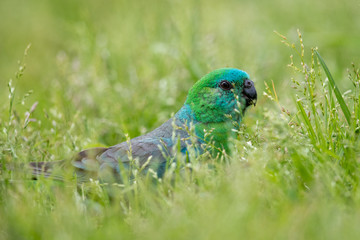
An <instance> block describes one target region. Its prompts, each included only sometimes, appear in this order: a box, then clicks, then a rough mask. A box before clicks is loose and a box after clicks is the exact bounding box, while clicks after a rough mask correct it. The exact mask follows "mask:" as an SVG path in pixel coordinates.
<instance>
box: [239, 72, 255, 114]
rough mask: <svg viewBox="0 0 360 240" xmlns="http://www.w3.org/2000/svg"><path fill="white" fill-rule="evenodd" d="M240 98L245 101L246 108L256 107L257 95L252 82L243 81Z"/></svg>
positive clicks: (248, 80)
mask: <svg viewBox="0 0 360 240" xmlns="http://www.w3.org/2000/svg"><path fill="white" fill-rule="evenodd" d="M242 96H243V97H244V98H245V99H246V107H248V106H250V105H254V106H256V101H257V93H256V89H255V86H254V82H253V81H251V80H250V79H245V81H244V88H243V91H242Z"/></svg>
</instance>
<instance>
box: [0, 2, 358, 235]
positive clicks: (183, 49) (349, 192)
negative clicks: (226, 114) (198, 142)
mask: <svg viewBox="0 0 360 240" xmlns="http://www.w3.org/2000/svg"><path fill="white" fill-rule="evenodd" d="M359 12H360V2H359V1H358V0H357V1H355V0H344V1H339V0H326V1H325V0H319V1H313V0H302V1H300V0H293V1H289V0H273V1H267V0H259V1H253V0H244V1H235V0H233V1H231V0H229V1H215V0H207V1H205V0H194V1H191V0H183V1H180V0H169V1H160V0H159V1H145V0H137V1H124V0H117V1H115V0H109V1H95V0H61V1H60V0H48V1H45V0H26V1H20V0H1V1H0V20H1V21H0V130H1V131H0V161H1V163H8V164H15V163H19V162H20V163H24V162H29V161H52V160H59V159H68V158H69V156H72V155H73V154H74V153H75V152H77V151H80V150H81V149H84V148H87V147H91V146H99V145H105V146H109V145H113V144H116V143H118V142H120V141H124V140H125V133H128V134H129V135H130V137H135V136H137V135H139V134H143V133H145V132H147V131H149V130H151V129H153V128H155V127H156V126H159V125H160V124H161V123H163V122H164V121H165V120H167V119H168V118H169V117H170V116H171V114H172V113H174V112H176V111H177V110H178V109H179V108H180V107H181V106H182V104H183V103H184V101H185V98H186V95H187V91H188V90H189V88H190V87H191V86H192V85H193V84H194V82H195V81H196V80H198V79H199V78H200V77H201V76H203V75H204V74H206V73H208V72H210V71H212V70H214V69H216V68H220V67H236V68H240V69H243V70H245V71H247V72H248V73H249V74H250V76H251V78H252V80H254V81H255V85H256V89H257V91H258V96H259V99H258V104H257V106H256V107H255V108H251V109H249V110H248V111H247V113H246V116H245V119H244V124H243V126H242V128H241V134H239V139H237V141H236V142H235V144H236V145H235V147H234V149H233V155H232V156H231V158H230V161H229V162H227V163H224V162H221V163H219V162H213V161H216V160H214V159H201V158H200V160H201V161H202V160H204V161H203V162H201V164H198V165H196V163H195V164H194V166H195V167H194V172H193V175H191V176H190V177H189V176H188V177H184V178H180V179H177V181H172V179H171V178H169V179H165V180H164V181H163V182H162V183H161V184H160V183H159V184H158V185H157V187H156V188H153V185H151V183H150V184H149V182H146V181H141V180H140V181H139V182H137V183H136V184H134V185H130V186H126V187H118V188H117V189H116V191H114V192H115V193H114V194H113V195H111V194H112V192H111V193H110V194H108V192H107V188H105V187H100V186H99V183H97V182H94V181H93V182H91V183H89V186H87V185H86V186H85V187H84V186H83V185H82V186H77V185H76V182H75V181H70V182H65V183H64V184H59V183H58V182H55V181H51V180H50V181H49V180H48V181H47V180H46V179H39V180H38V181H29V180H28V179H29V178H28V176H24V173H23V172H22V171H18V172H16V171H11V170H9V169H4V166H5V165H4V164H3V165H2V168H0V238H1V239H41V238H42V239H62V240H63V239H119V238H124V239H142V240H143V239H222V238H224V239H225V238H226V239H231V238H233V239H359V235H360V232H359V231H360V230H359V223H360V217H359V216H360V204H359V203H360V201H359V199H360V194H359V192H360V191H359V190H358V189H359V188H358V186H359V184H360V180H359V179H360V178H359V177H358V172H359V171H358V169H359V163H360V152H359V151H358V149H360V141H359V140H358V139H359V137H358V126H359V124H358V123H356V124H357V125H356V124H354V125H352V126H350V127H349V126H348V125H347V123H346V122H345V119H344V117H343V115H342V112H341V109H340V107H339V104H337V102H336V101H335V97H331V90H330V91H328V88H327V87H328V86H327V85H326V84H324V87H323V88H322V87H319V86H320V85H321V84H322V83H323V82H321V81H324V79H325V75H320V74H319V75H316V77H315V78H314V79H315V80H316V84H314V86H316V87H317V89H316V91H315V93H314V94H308V92H306V91H305V90H304V89H306V88H307V86H309V84H308V82H306V81H305V80H306V77H304V75H301V74H298V73H296V72H295V73H294V71H293V69H291V68H289V67H288V66H287V65H288V64H289V63H290V58H289V57H290V55H292V54H294V55H295V56H294V61H295V62H296V66H299V63H300V61H299V56H297V55H296V51H294V50H292V49H290V48H288V47H286V46H285V45H284V44H283V43H281V40H282V38H280V37H279V36H278V35H276V34H275V33H274V30H275V31H277V32H279V33H281V34H283V35H285V36H287V37H288V40H289V42H294V43H296V48H297V49H299V46H300V44H299V37H298V33H297V29H299V30H300V32H301V33H302V37H303V39H304V44H305V58H306V59H305V60H304V62H307V63H309V64H311V60H310V57H311V51H310V49H311V47H315V46H317V47H319V52H320V54H321V56H322V57H323V58H324V59H325V61H326V64H327V65H328V66H329V68H330V71H331V73H332V74H333V76H334V78H335V81H336V83H337V85H338V86H339V88H340V90H341V92H342V93H344V92H345V91H346V90H348V89H351V90H352V91H353V93H354V94H353V93H351V94H347V95H346V98H345V100H346V103H347V104H348V106H349V108H350V111H351V114H352V116H353V119H354V120H358V119H359V116H360V107H359V106H360V105H359V89H360V85H359V84H360V77H359V76H357V78H356V77H352V78H351V79H353V81H354V85H356V84H358V85H357V87H354V86H353V85H352V82H351V81H350V80H349V79H348V76H347V75H348V72H347V68H349V67H351V63H352V62H354V63H355V66H356V68H358V67H359V63H360V44H359V43H360V14H359ZM29 44H31V47H30V48H29V49H28V51H27V56H26V57H24V51H25V49H26V48H27V46H28V45H29ZM23 66H25V70H24V71H23V75H22V76H19V74H16V73H17V72H18V73H19V68H22V67H23ZM300 68H301V67H300ZM316 69H317V70H318V72H319V73H320V72H321V73H322V74H323V71H322V70H321V68H320V67H318V68H316ZM353 75H354V74H353ZM355 75H356V74H355ZM292 78H298V79H297V80H298V81H299V82H300V83H301V84H299V85H300V87H299V89H297V90H292V86H293V85H294V84H293V82H292ZM10 79H12V81H11V88H12V89H14V94H15V97H14V102H13V106H12V109H11V111H9V109H10V102H9V97H8V96H9V90H8V87H7V85H8V83H9V80H10ZM355 79H357V80H355ZM315 80H314V81H315ZM271 81H274V85H275V88H276V90H277V93H278V97H279V104H275V103H274V102H272V101H270V100H269V98H267V97H264V96H263V91H264V90H265V82H267V83H268V84H269V85H270V86H271ZM301 91H303V94H302V93H301ZM267 93H269V91H267ZM316 94H317V98H316V99H315V100H314V96H315V95H316ZM321 94H322V95H323V96H319V95H321ZM270 95H271V94H270ZM297 95H299V96H297ZM324 99H326V100H327V99H330V101H331V104H329V105H328V106H330V107H331V109H330V110H329V111H331V113H330V114H327V112H326V114H324V110H323V109H324V108H323V105H321V104H322V103H323V102H325V101H324ZM331 99H332V100H331ZM294 100H299V102H300V103H301V104H303V105H301V106H304V108H305V110H304V113H303V115H301V114H298V113H299V111H298V110H299V107H298V106H300V105H298V106H295V104H294V102H295V101H294ZM36 103H37V105H36ZM310 103H311V104H313V105H311V104H310ZM34 104H35V105H34ZM356 104H358V105H356ZM279 106H283V107H285V108H286V110H287V111H289V112H290V113H289V114H288V115H286V114H281V107H279ZM310 106H314V108H313V109H311V108H310ZM356 106H357V107H356ZM326 109H328V108H326ZM305 111H306V112H305ZM9 112H11V114H10V117H9ZM29 112H30V115H29ZM314 113H315V114H314ZM311 114H313V115H311ZM316 114H317V115H316ZM314 115H315V116H317V117H318V119H320V120H319V122H320V123H318V122H317V123H318V124H319V125H321V127H318V126H316V129H317V130H318V131H317V132H316V137H317V136H319V138H320V137H323V138H322V139H325V140H324V141H323V144H322V145H320V144H318V143H317V142H316V141H313V142H311V140H309V139H310V138H309V134H308V133H307V132H306V126H307V125H306V124H307V122H306V120H308V125H311V124H314V121H315V120H316V119H317V118H314V117H313V116H314ZM27 116H28V117H27ZM302 116H303V118H302ZM304 116H305V117H304ZM306 116H308V119H307V118H306ZM29 119H30V120H31V121H29ZM303 119H305V120H303ZM309 119H310V120H309ZM314 119H315V120H314ZM328 119H330V120H328ZM294 122H295V123H294ZM294 126H295V127H294ZM323 129H324V132H322V130H323ZM354 129H356V131H355V130H354ZM314 134H315V133H314ZM324 136H325V137H324ZM319 147H320V148H319ZM316 149H317V150H316ZM176 176H177V175H176ZM112 196H114V199H115V200H114V199H111V197H112Z"/></svg>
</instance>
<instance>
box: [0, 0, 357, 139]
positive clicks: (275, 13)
mask: <svg viewBox="0 0 360 240" xmlns="http://www.w3.org/2000/svg"><path fill="white" fill-rule="evenodd" d="M359 10H360V5H359V1H355V0H347V1H338V0H327V1H311V0H301V1H286V0H275V1H250V0H249V1H200V0H195V1H187V0H185V1H179V0H172V1H143V0H139V1H105V2H103V1H90V0H83V1H82V0H77V1H72V0H62V1H59V0H51V1H40V0H39V1H36V0H28V1H20V0H12V1H8V0H3V1H1V2H0V16H1V21H0V36H1V37H0V62H1V64H0V86H1V92H0V100H1V103H2V104H1V105H0V106H1V109H2V112H3V113H4V114H6V111H7V109H8V103H7V101H8V100H7V96H8V90H7V86H6V85H7V83H8V81H9V79H10V78H14V73H15V72H16V71H17V69H18V65H17V62H18V60H21V59H22V58H23V52H24V50H25V48H26V46H27V45H28V44H29V43H31V48H30V50H29V53H28V56H27V57H26V59H25V61H24V62H25V64H26V70H25V73H24V76H23V77H22V78H21V79H20V80H18V81H14V84H15V87H16V89H17V93H16V94H17V95H16V96H17V99H18V100H17V101H20V99H21V98H22V96H23V95H24V94H26V93H27V92H28V91H29V90H32V91H33V93H32V94H31V96H29V98H28V101H26V103H25V106H18V108H17V111H18V112H19V115H22V114H23V112H25V111H26V110H28V109H29V108H30V106H31V105H32V104H33V103H34V102H35V101H39V105H38V107H37V110H36V111H35V113H34V114H35V116H36V118H37V119H43V115H44V114H43V112H42V111H43V110H44V109H45V110H47V111H49V109H51V108H56V109H57V110H59V111H60V112H62V113H64V114H65V115H66V119H68V120H69V119H71V118H72V117H73V116H74V115H75V114H76V113H79V112H80V113H81V114H85V115H86V116H87V118H88V119H93V118H102V119H103V120H104V121H110V122H112V123H117V124H120V125H122V127H123V128H125V130H126V131H127V132H129V133H130V135H131V136H135V135H137V134H140V133H142V132H144V131H146V130H147V129H149V128H153V127H154V126H156V125H158V124H159V123H161V122H163V121H164V120H165V119H167V118H168V117H169V116H170V114H171V113H172V112H175V111H176V110H177V109H178V108H179V107H180V106H181V105H182V104H183V102H184V100H185V96H186V94H187V90H188V89H189V88H190V87H191V86H192V84H193V83H194V82H195V81H196V80H197V79H198V78H199V77H201V76H202V75H204V74H206V73H207V72H209V71H211V70H213V69H216V68H220V67H237V68H240V69H243V70H245V71H247V72H248V73H249V74H250V76H251V77H252V79H253V80H254V81H255V82H256V87H257V89H258V90H259V93H260V94H259V95H260V96H261V95H262V94H261V92H262V90H263V88H264V81H270V80H273V81H274V82H275V84H276V86H277V88H279V90H280V91H281V93H282V94H281V98H282V99H285V100H286V99H287V96H286V91H283V90H286V89H288V88H289V87H290V77H289V73H290V72H291V71H289V69H288V68H287V66H286V65H287V64H288V63H289V55H290V54H291V53H290V50H289V49H288V48H286V47H285V46H284V45H283V44H281V43H280V38H279V37H278V36H277V35H276V34H274V30H275V31H277V32H279V33H281V34H283V35H285V36H287V37H288V38H289V39H290V41H294V42H297V41H298V40H297V33H296V30H297V29H300V31H301V32H302V34H303V37H304V41H305V47H306V48H307V50H309V49H310V47H314V46H318V47H319V51H320V53H321V54H322V55H323V57H324V58H325V59H326V60H327V64H328V65H329V67H330V69H331V71H332V73H333V74H334V76H335V78H336V79H338V81H339V84H340V86H345V87H346V86H348V85H350V82H346V81H343V80H344V79H345V78H346V68H347V67H348V66H350V63H351V62H358V61H359V56H360V44H359V39H360V31H359V30H360V14H359ZM285 100H284V101H285ZM260 102H261V99H260ZM43 120H44V119H43ZM90 121H91V120H90ZM45 124H46V122H45ZM116 141H117V139H114V140H113V141H110V142H109V141H105V143H107V144H112V143H114V142H116Z"/></svg>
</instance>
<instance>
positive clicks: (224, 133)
mask: <svg viewBox="0 0 360 240" xmlns="http://www.w3.org/2000/svg"><path fill="white" fill-rule="evenodd" d="M175 118H176V119H177V120H178V121H180V122H181V123H182V124H186V125H187V127H188V128H189V129H190V125H191V124H192V125H193V126H194V127H195V134H196V136H197V137H198V140H200V142H202V143H206V144H209V145H210V146H213V147H215V148H216V149H224V150H225V151H226V152H229V146H228V140H229V138H234V137H236V134H235V132H234V131H232V129H233V128H234V125H233V121H234V119H233V120H231V119H226V120H225V121H221V122H200V121H198V120H197V119H196V117H195V113H194V111H193V110H192V109H191V107H190V106H189V105H188V104H184V106H183V107H182V108H181V109H180V110H179V111H178V112H177V113H176V114H175ZM236 122H238V124H240V122H241V118H239V119H237V120H236Z"/></svg>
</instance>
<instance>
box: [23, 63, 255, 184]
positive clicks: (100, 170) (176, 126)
mask: <svg viewBox="0 0 360 240" xmlns="http://www.w3.org/2000/svg"><path fill="white" fill-rule="evenodd" d="M256 101H257V92H256V89H255V86H254V82H253V81H252V80H250V77H249V75H248V74H247V73H246V72H244V71H242V70H239V69H236V68H220V69H217V70H214V71H212V72H210V73H208V74H206V75H205V76H203V77H202V78H201V79H200V80H198V81H197V82H196V83H195V84H194V85H193V86H192V88H191V89H190V90H189V92H188V95H187V98H186V100H185V103H184V104H183V106H182V107H181V108H180V110H179V111H178V112H176V113H175V115H174V116H173V117H172V118H170V119H169V120H167V121H166V122H165V123H163V124H162V125H161V126H159V127H158V128H156V129H154V130H153V131H151V132H149V133H147V134H145V135H141V136H138V137H135V138H133V139H130V140H128V141H125V142H121V143H119V144H116V145H114V146H111V147H96V148H90V149H86V150H83V151H81V152H79V153H77V154H76V155H75V156H74V157H73V158H72V159H70V161H69V160H60V161H52V162H31V163H29V168H30V170H31V172H32V175H33V176H34V179H36V178H37V177H39V176H41V175H43V176H45V177H49V176H51V175H52V173H53V169H54V168H56V167H58V166H68V165H70V166H71V167H72V168H74V169H75V175H76V178H77V180H78V181H80V182H86V181H89V179H90V178H97V179H99V180H101V181H104V182H107V181H115V182H123V181H124V177H126V176H128V175H127V174H128V173H129V171H131V170H133V169H134V165H135V166H136V167H137V169H138V170H141V171H143V172H144V173H146V172H148V170H149V169H152V170H153V171H152V172H153V173H156V176H157V177H158V178H162V177H163V176H164V173H165V171H166V169H167V167H168V166H169V164H170V163H171V161H172V159H174V157H175V156H176V154H179V155H183V156H186V158H187V161H189V162H191V159H190V157H189V155H190V154H189V152H190V150H191V149H194V151H195V153H196V154H197V155H199V154H202V153H203V152H204V151H206V150H209V146H212V149H211V150H212V151H215V152H216V151H222V150H224V151H225V152H229V151H230V149H229V139H230V138H231V137H234V134H236V133H234V131H233V129H234V122H235V123H236V124H238V125H239V124H240V123H241V121H242V118H243V116H244V114H245V111H246V109H247V108H248V107H249V106H251V105H254V106H255V105H256ZM210 143H211V144H210ZM130 175H131V174H130ZM54 178H56V175H55V176H54ZM59 178H60V179H61V178H62V177H59Z"/></svg>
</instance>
